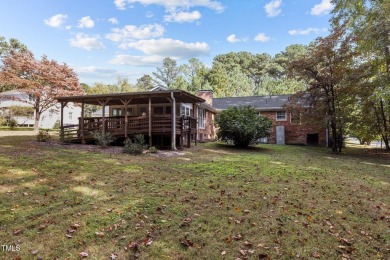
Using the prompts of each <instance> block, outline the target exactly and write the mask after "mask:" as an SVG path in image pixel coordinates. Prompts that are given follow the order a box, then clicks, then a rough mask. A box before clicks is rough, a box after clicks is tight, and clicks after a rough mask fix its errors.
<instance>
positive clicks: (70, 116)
mask: <svg viewBox="0 0 390 260" xmlns="http://www.w3.org/2000/svg"><path fill="white" fill-rule="evenodd" d="M72 119H73V112H69V120H72Z"/></svg>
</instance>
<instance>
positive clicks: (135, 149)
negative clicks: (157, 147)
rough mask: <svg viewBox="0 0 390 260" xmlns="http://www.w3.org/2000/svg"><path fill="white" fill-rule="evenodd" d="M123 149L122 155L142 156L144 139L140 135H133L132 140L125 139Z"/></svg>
mask: <svg viewBox="0 0 390 260" xmlns="http://www.w3.org/2000/svg"><path fill="white" fill-rule="evenodd" d="M124 144H125V147H124V148H123V153H128V154H134V155H137V154H142V151H143V150H144V146H145V139H144V136H143V135H142V134H138V135H135V136H134V138H132V139H130V138H127V139H126V140H125V142H124Z"/></svg>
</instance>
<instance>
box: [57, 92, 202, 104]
mask: <svg viewBox="0 0 390 260" xmlns="http://www.w3.org/2000/svg"><path fill="white" fill-rule="evenodd" d="M172 92H173V95H174V98H175V99H176V102H182V103H203V102H205V100H204V99H203V98H200V97H197V96H195V95H192V94H190V93H188V92H185V91H182V90H163V91H147V92H129V93H115V94H102V95H85V96H72V97H57V100H58V101H59V102H73V103H82V102H84V104H91V105H100V104H101V102H107V103H106V105H107V106H112V105H122V104H123V103H122V101H125V100H129V99H131V102H130V103H129V104H148V103H149V98H151V100H152V103H153V104H158V103H167V102H169V100H170V99H171V93H172Z"/></svg>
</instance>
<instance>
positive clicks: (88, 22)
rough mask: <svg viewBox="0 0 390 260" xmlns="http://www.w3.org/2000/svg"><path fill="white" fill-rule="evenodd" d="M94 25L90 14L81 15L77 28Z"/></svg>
mask: <svg viewBox="0 0 390 260" xmlns="http://www.w3.org/2000/svg"><path fill="white" fill-rule="evenodd" d="M94 26H95V22H94V21H93V20H92V19H91V17H90V16H85V17H82V18H81V19H80V20H79V26H78V27H79V28H93V27H94Z"/></svg>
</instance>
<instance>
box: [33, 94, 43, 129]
mask: <svg viewBox="0 0 390 260" xmlns="http://www.w3.org/2000/svg"><path fill="white" fill-rule="evenodd" d="M34 108H35V118H34V119H35V122H34V131H36V132H38V130H39V121H40V118H41V112H40V111H39V98H37V99H36V100H35V104H34Z"/></svg>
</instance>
